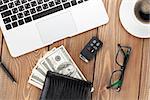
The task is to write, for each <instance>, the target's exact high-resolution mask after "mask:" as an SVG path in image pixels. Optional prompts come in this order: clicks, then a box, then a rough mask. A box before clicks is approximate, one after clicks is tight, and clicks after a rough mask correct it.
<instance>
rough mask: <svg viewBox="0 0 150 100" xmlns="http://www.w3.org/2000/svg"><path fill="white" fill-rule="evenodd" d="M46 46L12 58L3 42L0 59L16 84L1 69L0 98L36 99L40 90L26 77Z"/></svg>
mask: <svg viewBox="0 0 150 100" xmlns="http://www.w3.org/2000/svg"><path fill="white" fill-rule="evenodd" d="M47 50H48V48H43V49H40V50H36V51H34V52H32V53H29V54H26V55H23V56H21V57H18V58H12V57H11V56H10V54H9V51H8V49H7V46H6V43H5V41H4V43H3V50H2V61H3V62H4V63H5V65H6V66H7V68H8V70H9V71H10V72H11V73H12V75H13V76H14V78H15V79H16V80H17V84H16V85H15V84H13V83H12V82H11V80H10V79H9V78H8V77H7V75H6V74H5V73H4V72H3V73H2V71H0V73H1V76H2V77H1V81H0V90H1V92H0V100H38V99H39V96H40V90H39V89H38V88H36V87H34V86H32V85H30V84H28V82H27V81H28V78H29V76H30V74H31V71H32V69H33V67H34V66H35V64H36V63H37V60H38V59H39V58H40V57H42V55H43V53H45V52H46V51H47Z"/></svg>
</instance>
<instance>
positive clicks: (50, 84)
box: [40, 71, 93, 100]
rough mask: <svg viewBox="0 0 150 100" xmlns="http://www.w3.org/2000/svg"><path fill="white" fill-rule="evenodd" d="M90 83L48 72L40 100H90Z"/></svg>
mask: <svg viewBox="0 0 150 100" xmlns="http://www.w3.org/2000/svg"><path fill="white" fill-rule="evenodd" d="M92 86H93V85H92V83H91V82H89V81H84V80H80V79H76V78H72V77H69V76H66V75H62V74H58V73H55V72H51V71H48V72H47V75H46V79H45V83H44V87H43V89H42V92H41V96H40V100H91V90H92Z"/></svg>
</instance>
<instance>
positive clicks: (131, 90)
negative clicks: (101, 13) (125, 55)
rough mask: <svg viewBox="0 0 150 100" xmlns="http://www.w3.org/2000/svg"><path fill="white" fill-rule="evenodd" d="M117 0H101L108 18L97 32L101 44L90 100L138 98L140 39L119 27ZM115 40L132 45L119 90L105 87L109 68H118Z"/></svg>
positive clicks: (118, 3) (127, 99) (109, 73)
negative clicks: (93, 89)
mask: <svg viewBox="0 0 150 100" xmlns="http://www.w3.org/2000/svg"><path fill="white" fill-rule="evenodd" d="M120 3H121V0H104V4H105V7H106V9H107V12H108V15H109V18H110V21H109V23H108V24H107V25H106V26H103V27H100V28H99V32H98V35H99V38H100V39H101V40H102V41H103V42H104V46H103V48H102V50H101V51H100V52H99V53H98V55H97V58H96V67H95V76H94V87H95V92H94V93H93V100H137V99H138V92H139V81H140V69H141V58H142V43H143V40H142V39H138V38H135V37H133V36H131V35H130V34H128V33H127V32H126V31H125V30H124V28H123V27H122V26H121V23H120V21H119V16H118V15H119V6H120ZM118 43H121V44H122V45H128V46H131V47H132V54H131V56H130V59H129V62H128V65H127V69H126V71H125V76H124V82H123V86H122V90H121V91H120V92H119V93H118V92H115V91H114V90H108V89H106V86H107V85H108V83H109V79H110V76H111V73H112V71H113V70H115V69H117V68H118V67H115V66H117V64H116V63H115V56H116V52H117V44H118Z"/></svg>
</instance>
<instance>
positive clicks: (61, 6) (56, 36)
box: [0, 0, 109, 57]
mask: <svg viewBox="0 0 150 100" xmlns="http://www.w3.org/2000/svg"><path fill="white" fill-rule="evenodd" d="M0 14H1V15H0V26H1V30H2V32H3V35H4V38H5V40H6V43H7V46H8V49H9V51H10V54H11V55H12V56H13V57H18V56H20V55H23V54H26V53H28V52H31V51H34V50H36V49H39V48H42V47H44V46H47V45H50V44H52V43H54V42H56V41H58V40H60V39H63V38H66V37H72V36H74V35H77V34H79V33H82V32H84V31H87V30H90V29H93V28H95V27H98V26H100V25H103V24H106V23H107V22H108V20H109V18H108V15H107V13H106V10H105V7H104V5H103V2H102V0H0Z"/></svg>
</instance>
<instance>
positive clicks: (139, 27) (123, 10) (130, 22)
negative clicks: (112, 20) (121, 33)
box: [119, 0, 150, 38]
mask: <svg viewBox="0 0 150 100" xmlns="http://www.w3.org/2000/svg"><path fill="white" fill-rule="evenodd" d="M136 2H137V0H122V3H121V6H120V11H119V16H120V21H121V23H122V25H123V27H124V28H125V29H126V30H127V31H128V32H129V33H130V34H132V35H133V36H136V37H138V38H150V24H144V23H142V22H140V21H139V20H138V19H137V18H136V16H135V15H134V6H135V3H136Z"/></svg>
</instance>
